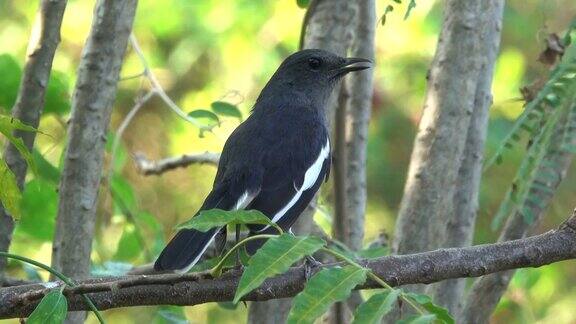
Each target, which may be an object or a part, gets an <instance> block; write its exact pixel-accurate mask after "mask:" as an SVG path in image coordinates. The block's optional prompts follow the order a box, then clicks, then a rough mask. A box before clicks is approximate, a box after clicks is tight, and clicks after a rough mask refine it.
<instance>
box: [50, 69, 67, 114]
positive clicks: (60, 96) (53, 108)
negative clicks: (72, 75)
mask: <svg viewBox="0 0 576 324" xmlns="http://www.w3.org/2000/svg"><path fill="white" fill-rule="evenodd" d="M69 111H70V86H69V82H68V77H67V76H66V74H65V73H62V72H59V71H52V73H51V74H50V81H49V82H48V87H47V89H46V101H45V104H44V113H46V114H50V113H53V114H56V115H59V116H62V115H65V114H67V113H68V112H69Z"/></svg>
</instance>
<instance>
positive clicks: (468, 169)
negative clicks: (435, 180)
mask: <svg viewBox="0 0 576 324" xmlns="http://www.w3.org/2000/svg"><path fill="white" fill-rule="evenodd" d="M480 10H481V11H480V12H481V17H480V26H481V33H482V34H481V35H480V39H479V42H480V44H479V49H478V55H479V56H480V60H481V63H480V64H481V65H480V72H479V75H478V78H477V85H476V93H475V99H474V110H473V112H472V117H471V119H470V124H469V126H468V133H467V136H466V137H467V138H466V144H465V148H464V155H463V160H462V164H461V165H460V170H459V173H458V180H457V182H456V189H455V192H454V201H453V204H454V207H453V210H452V211H447V214H446V216H448V217H449V218H447V220H448V222H447V223H446V229H445V230H446V232H445V234H444V235H443V237H444V238H445V241H444V243H443V245H442V247H462V246H469V245H471V244H472V239H473V238H474V225H475V223H476V214H477V210H478V195H479V192H480V180H481V176H482V161H483V156H484V143H485V141H486V133H487V130H488V116H489V110H490V106H491V105H492V93H491V87H492V76H493V71H494V64H495V62H496V57H497V55H498V49H499V46H500V31H501V29H502V14H503V10H504V0H486V1H483V2H482V4H481V8H480ZM465 283H466V280H465V279H455V280H446V281H443V282H440V283H438V284H435V285H432V286H429V293H430V295H432V297H433V298H434V300H436V301H438V302H441V303H442V304H443V305H444V306H446V307H447V308H448V309H449V310H450V311H451V312H452V313H453V314H457V313H458V312H459V308H460V306H461V300H462V296H463V293H464V287H465Z"/></svg>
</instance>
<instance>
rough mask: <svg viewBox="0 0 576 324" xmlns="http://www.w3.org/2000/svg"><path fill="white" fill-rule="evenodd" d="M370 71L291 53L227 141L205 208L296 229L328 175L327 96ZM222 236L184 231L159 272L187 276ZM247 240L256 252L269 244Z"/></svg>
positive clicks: (266, 229) (356, 62)
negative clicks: (254, 214) (249, 214)
mask: <svg viewBox="0 0 576 324" xmlns="http://www.w3.org/2000/svg"><path fill="white" fill-rule="evenodd" d="M370 67H371V61H370V60H368V59H363V58H344V57H341V56H339V55H336V54H334V53H332V52H329V51H326V50H321V49H305V50H301V51H298V52H295V53H293V54H291V55H290V56H288V57H287V58H286V59H285V60H284V61H283V62H282V63H281V64H280V66H279V67H278V69H277V70H276V72H275V73H274V74H273V75H272V77H271V78H270V80H269V81H268V82H267V84H266V85H265V86H264V88H263V89H262V91H261V92H260V94H259V96H258V97H257V99H256V102H255V104H254V106H253V108H252V112H251V114H250V115H249V117H248V118H246V120H244V121H243V122H242V123H241V124H240V125H239V126H238V127H237V128H236V129H235V130H234V131H233V132H232V134H231V135H230V136H229V137H228V139H227V140H226V142H225V144H224V148H223V150H222V153H221V157H220V161H219V163H218V170H217V172H216V177H215V179H214V183H213V188H212V190H211V192H210V193H209V194H208V196H207V197H206V199H205V200H204V202H203V204H202V206H201V207H200V209H199V211H202V210H209V209H214V208H218V209H223V210H238V209H245V210H258V211H260V212H262V213H263V214H264V215H266V216H267V217H268V218H270V219H271V221H272V222H274V223H276V224H277V225H278V226H279V227H280V228H282V229H283V230H285V231H290V228H291V226H292V225H293V224H294V222H295V221H296V219H297V218H298V217H299V216H300V214H301V213H302V212H303V211H304V209H305V208H306V207H307V206H308V204H309V203H310V201H311V200H312V198H313V197H314V195H315V194H316V193H317V192H318V190H319V188H320V186H321V184H322V183H323V182H324V181H326V180H327V179H328V176H329V174H330V164H331V151H330V136H329V130H328V122H327V118H326V114H325V109H326V107H327V105H328V102H329V98H330V96H331V94H332V92H333V90H334V88H335V87H336V85H337V84H338V82H339V81H340V80H341V79H342V78H343V76H344V75H346V74H347V73H349V72H355V71H362V70H365V69H368V68H370ZM199 211H198V212H199ZM248 228H249V234H248V235H256V234H267V233H276V230H275V229H274V228H273V227H270V226H269V225H249V226H248ZM222 237H223V238H224V239H223V240H224V242H225V238H226V228H225V227H224V228H212V229H210V230H208V231H206V232H201V231H197V230H195V229H181V230H179V231H178V232H177V233H176V235H175V236H174V237H173V238H172V240H171V241H170V242H169V243H168V244H167V245H166V247H165V248H164V249H163V250H162V252H161V253H160V255H159V257H158V258H157V259H156V262H155V263H154V269H155V270H156V271H176V272H187V271H188V270H189V269H190V268H191V267H192V266H194V265H195V264H196V263H197V262H198V261H199V260H200V258H201V257H202V255H203V254H204V253H205V252H206V249H207V248H208V246H209V245H210V244H211V243H212V242H213V241H214V240H215V239H216V241H217V242H216V244H217V246H222ZM218 241H219V242H218ZM249 243H250V244H249V245H247V251H248V252H249V253H250V254H252V253H254V252H255V250H257V249H258V248H259V247H260V246H261V245H262V244H263V243H264V242H263V241H257V240H253V241H250V242H249Z"/></svg>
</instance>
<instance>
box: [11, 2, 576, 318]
mask: <svg viewBox="0 0 576 324" xmlns="http://www.w3.org/2000/svg"><path fill="white" fill-rule="evenodd" d="M387 4H388V3H387V1H383V0H381V1H378V6H379V12H381V13H383V12H384V8H385V6H386V5H387ZM37 6H38V1H30V0H28V1H23V0H1V1H0V111H2V112H3V113H7V112H8V111H9V110H10V108H11V107H12V105H13V104H14V101H15V98H16V93H17V88H18V85H19V80H20V75H21V71H22V66H23V64H24V57H25V53H26V46H27V43H28V39H29V37H30V35H31V33H32V23H33V20H34V16H35V13H36V11H37ZM93 6H94V1H79V0H71V1H69V4H68V7H67V9H66V14H65V17H64V22H63V26H62V43H61V44H60V47H59V49H58V51H57V54H56V57H55V60H54V71H53V73H52V77H51V80H50V83H49V85H48V95H47V102H46V107H45V113H44V116H43V117H42V121H41V125H40V130H41V131H42V132H43V134H42V135H39V136H38V138H37V146H36V151H35V152H34V153H35V159H36V161H37V165H38V168H39V171H38V173H37V174H36V175H29V178H28V184H27V186H26V191H25V192H24V202H23V216H22V219H21V221H20V222H19V224H18V226H17V230H16V233H15V237H14V241H13V246H12V248H11V251H12V252H13V253H17V254H21V255H25V256H27V257H30V258H33V259H37V260H39V261H43V262H45V263H50V251H51V243H50V242H51V239H52V236H53V232H54V230H53V227H54V218H55V215H56V208H57V192H56V190H57V185H58V183H57V181H58V173H59V170H60V169H61V163H60V161H61V157H62V153H63V149H64V140H65V132H66V122H67V119H68V117H69V113H70V97H71V91H72V89H73V85H74V83H75V77H76V75H75V73H76V68H77V65H78V62H79V59H80V55H81V50H82V46H83V42H84V40H85V38H86V36H87V33H88V30H89V28H90V23H91V19H92V9H93ZM402 9H404V7H403V6H399V7H397V9H396V10H395V11H394V12H391V13H389V14H388V15H387V19H386V24H385V25H383V26H382V25H379V27H378V28H377V30H376V44H377V54H376V60H377V65H376V67H375V89H374V94H375V95H374V105H373V113H372V116H373V117H372V121H371V125H370V139H369V151H368V152H369V155H368V186H369V188H368V189H369V191H368V192H369V201H368V204H369V205H368V214H367V223H366V242H370V241H372V240H374V239H375V238H376V237H377V236H378V235H380V234H381V233H392V232H393V228H394V222H395V215H396V213H397V210H398V204H399V202H400V198H401V196H402V190H403V185H404V179H405V173H406V170H407V167H408V162H409V157H410V152H411V147H412V141H413V137H414V135H415V130H416V126H417V123H418V120H419V116H420V114H421V109H422V102H423V96H424V93H425V88H426V80H425V76H426V73H427V68H428V66H429V65H430V60H431V58H432V56H433V54H434V50H435V46H436V40H437V36H438V33H439V28H440V23H441V14H442V13H441V3H440V2H439V1H417V7H416V8H415V9H414V10H413V11H412V13H411V15H410V17H409V18H408V19H407V20H404V19H403V18H404V17H403V10H402ZM304 12H305V11H304V9H302V8H299V7H298V6H297V4H296V1H295V0H278V1H275V0H268V1H265V0H227V1H218V0H197V1H188V0H165V1H152V0H141V1H140V3H139V7H138V12H137V16H136V21H135V29H134V33H135V35H136V37H137V39H138V40H139V42H140V44H141V46H142V49H143V52H144V55H145V56H146V59H147V61H148V63H149V65H150V68H151V69H152V70H153V72H154V73H155V74H156V76H157V77H158V79H159V81H160V83H161V84H162V86H163V87H164V89H165V90H166V92H167V93H168V95H169V96H170V97H171V98H172V99H173V100H174V101H175V102H177V103H178V105H179V106H180V107H181V108H182V109H183V110H184V111H186V112H188V111H191V110H195V109H205V108H208V107H209V106H210V103H211V102H213V101H217V100H222V101H227V102H230V103H232V104H235V105H237V106H238V107H239V108H240V110H241V111H242V113H243V116H244V117H246V116H247V115H248V114H249V112H250V109H251V105H252V103H253V102H254V100H255V98H256V96H257V95H258V92H259V90H260V89H261V87H262V86H263V85H264V84H265V82H266V81H267V79H268V78H269V77H270V76H271V75H272V73H273V72H274V70H275V69H276V67H277V66H278V64H279V63H280V62H281V61H282V59H283V58H284V57H286V56H287V55H289V54H290V53H292V52H293V51H295V50H296V49H297V43H298V38H299V33H300V28H301V21H302V17H303V15H304ZM574 15H576V2H574V1H573V0H551V1H544V0H542V1H536V0H529V1H526V0H510V1H507V3H506V8H505V13H504V26H503V33H502V45H501V49H500V55H499V57H498V61H497V65H496V72H495V78H494V84H493V94H494V105H493V107H492V110H491V119H490V128H489V134H488V141H487V155H490V154H491V152H493V151H494V150H495V149H496V147H497V145H498V144H499V142H500V141H501V139H502V138H503V137H504V135H505V134H506V132H507V131H508V129H509V127H510V125H511V124H512V122H513V120H514V118H515V117H516V116H517V115H518V114H519V113H520V112H521V110H522V101H521V95H520V92H519V88H520V87H522V86H524V85H527V84H530V83H531V82H533V81H534V80H536V79H538V78H539V77H542V76H545V75H546V73H547V67H545V66H543V65H542V64H541V63H539V62H538V61H537V58H538V55H539V52H540V51H541V50H542V49H543V48H544V40H545V38H546V36H547V34H548V33H552V32H558V33H561V32H562V31H564V30H565V29H566V27H567V26H568V25H569V23H570V20H571V19H573V18H574ZM142 70H143V65H142V64H141V62H140V60H139V59H138V57H137V56H136V55H135V53H134V51H132V50H131V49H129V51H128V55H127V59H126V61H125V64H124V67H123V70H122V73H121V75H122V77H124V78H125V79H124V80H123V81H121V82H120V84H119V92H118V98H117V100H116V105H115V109H114V114H113V118H112V124H111V125H112V127H111V129H110V134H109V143H112V140H113V139H114V138H115V136H116V133H117V128H118V126H119V124H120V123H121V122H122V120H123V119H124V118H125V116H126V114H127V113H128V112H129V111H130V109H131V108H132V107H133V105H134V102H135V100H137V98H138V97H139V96H140V95H141V94H142V93H145V92H146V91H147V90H148V89H149V85H148V83H147V82H146V81H145V80H144V78H142V77H138V75H139V74H141V72H142ZM239 122H240V120H238V119H237V118H222V119H221V124H220V126H219V127H216V128H214V130H213V132H208V133H204V134H200V133H199V131H198V129H197V128H195V127H194V126H192V125H191V124H189V123H187V122H185V121H183V120H182V119H180V118H179V117H177V116H176V115H175V114H174V113H172V112H171V111H170V110H169V109H168V108H167V107H166V105H165V104H164V103H163V102H162V101H161V100H159V99H158V98H153V99H152V100H151V101H149V102H147V103H146V104H145V105H144V106H143V107H142V109H141V110H140V111H139V113H138V114H137V115H136V117H135V119H134V120H133V121H132V123H131V124H130V125H129V126H128V129H127V130H126V132H125V133H124V135H123V137H122V141H121V146H120V148H119V150H118V152H117V154H116V156H115V159H114V161H112V159H111V158H110V154H107V159H108V168H111V169H112V170H111V171H110V173H109V174H111V175H112V176H111V177H107V181H105V183H104V185H103V187H102V190H101V195H100V204H99V213H98V217H99V219H98V226H97V239H96V241H95V243H94V252H93V263H94V273H96V274H117V273H121V272H122V271H125V269H126V268H127V267H129V266H130V264H135V265H140V264H144V263H148V262H150V261H151V260H153V258H154V256H155V255H157V253H158V252H159V249H161V247H162V245H163V243H164V242H165V240H166V239H168V238H169V237H170V235H171V234H173V227H174V226H175V225H176V224H178V223H180V222H182V221H183V220H185V219H186V218H187V217H190V216H191V215H193V214H194V212H195V211H196V209H197V208H198V207H199V206H200V204H201V203H202V200H203V198H204V196H205V195H206V194H207V193H208V191H209V190H210V187H211V183H212V180H213V177H214V175H215V168H214V167H213V166H210V165H193V166H190V167H188V168H185V169H178V170H175V171H172V172H168V173H165V174H164V175H162V176H143V175H141V174H140V173H138V171H137V169H136V168H135V166H134V163H133V162H132V155H133V154H135V153H142V154H144V155H145V156H146V157H148V158H150V159H160V158H163V157H168V156H174V155H178V154H184V153H193V152H197V153H201V152H204V151H211V152H219V151H220V150H221V148H222V145H223V144H224V141H225V140H226V138H227V136H228V135H229V134H230V133H231V131H232V130H233V129H234V128H235V127H236V126H237V125H238V124H239ZM200 135H201V136H200ZM0 141H2V139H0ZM110 148H111V145H109V149H108V152H109V153H110V151H111V149H110ZM522 153H523V148H522V145H518V147H516V148H515V149H513V150H511V151H508V152H507V153H506V154H505V156H504V163H503V164H501V165H498V166H494V167H492V168H491V169H489V170H487V171H486V172H485V174H484V179H483V184H482V191H481V197H480V210H479V218H478V220H479V222H478V226H477V230H476V235H475V242H476V243H478V244H480V243H488V242H493V241H494V240H495V239H496V238H497V235H498V231H495V230H493V229H491V226H490V223H491V222H492V216H493V214H494V213H495V211H496V210H497V208H498V205H499V203H500V201H501V198H502V197H503V194H504V192H505V191H506V189H507V188H508V186H509V185H510V183H511V180H512V177H513V175H514V173H515V170H516V168H517V166H518V164H519V162H520V161H521V158H522ZM574 171H576V170H575V168H574V167H573V168H572V170H571V172H570V173H569V175H568V178H567V179H566V180H565V181H564V183H563V185H562V186H561V189H560V190H559V192H558V194H557V196H556V198H555V199H554V202H553V204H552V206H551V208H550V210H549V212H548V215H547V216H546V218H545V220H544V222H543V223H542V224H540V225H539V227H538V230H537V231H538V232H543V231H546V230H548V229H551V228H554V227H556V226H557V225H558V224H559V223H560V222H561V221H562V220H563V219H564V218H565V217H566V216H567V215H568V214H569V213H570V212H571V210H572V209H573V208H574V207H575V206H576V175H575V172H574ZM107 175H108V173H107ZM111 188H112V190H110V189H111ZM110 192H114V195H115V199H113V197H112V195H111V194H110ZM331 200H332V195H331V192H330V184H328V185H327V186H325V188H324V189H323V192H322V195H321V198H320V208H319V211H318V212H317V214H316V215H315V220H316V221H317V223H318V224H319V225H320V226H321V227H322V228H324V229H329V227H330V215H331V210H330V201H331ZM9 271H10V273H11V274H12V275H14V276H21V277H25V278H29V279H35V278H39V277H41V278H43V279H45V278H47V274H46V273H43V272H38V271H36V270H35V269H33V268H30V267H24V266H22V265H21V264H17V263H11V264H10V267H9ZM575 281H576V266H575V264H574V261H569V262H561V263H558V264H554V265H551V266H546V267H542V268H539V269H523V270H520V271H518V272H517V273H516V275H515V277H514V279H513V281H512V284H511V286H510V288H509V290H508V292H507V293H506V294H505V296H504V297H503V299H502V301H501V302H500V304H499V306H498V308H497V310H496V312H495V314H494V316H493V322H494V323H527V322H530V323H535V322H538V323H576V311H575V302H574V301H575V300H576V286H575V285H574V282H575ZM105 314H106V317H107V319H108V321H109V322H110V323H139V322H143V321H148V322H150V321H152V322H154V323H178V322H179V321H182V320H185V319H186V318H187V319H188V320H189V321H190V322H195V323H239V322H242V321H243V320H244V319H245V318H246V309H245V307H244V306H243V305H239V306H238V307H237V308H236V309H235V310H234V309H231V305H228V304H206V305H200V306H194V307H186V308H185V309H182V308H171V307H136V308H131V309H118V310H112V311H107V312H106V313H105ZM0 322H2V321H0ZM6 322H7V323H10V321H6ZM12 322H16V321H12ZM89 322H95V320H94V318H93V317H92V315H90V318H89Z"/></svg>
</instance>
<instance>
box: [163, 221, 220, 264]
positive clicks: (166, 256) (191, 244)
mask: <svg viewBox="0 0 576 324" xmlns="http://www.w3.org/2000/svg"><path fill="white" fill-rule="evenodd" d="M219 230H220V229H219V228H213V229H210V230H209V231H207V232H200V231H197V230H194V229H183V230H180V231H178V233H177V234H176V236H174V238H173V239H172V240H171V241H170V243H168V245H167V246H166V247H165V248H164V250H163V251H162V253H160V256H159V257H158V259H156V263H154V269H155V270H156V271H169V270H173V271H182V272H186V271H188V270H189V269H190V268H191V267H192V266H194V265H195V264H196V262H198V260H200V257H202V254H204V252H205V251H206V249H207V248H208V246H209V245H210V243H212V241H213V240H214V237H215V236H216V234H217V233H218V231H219Z"/></svg>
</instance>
